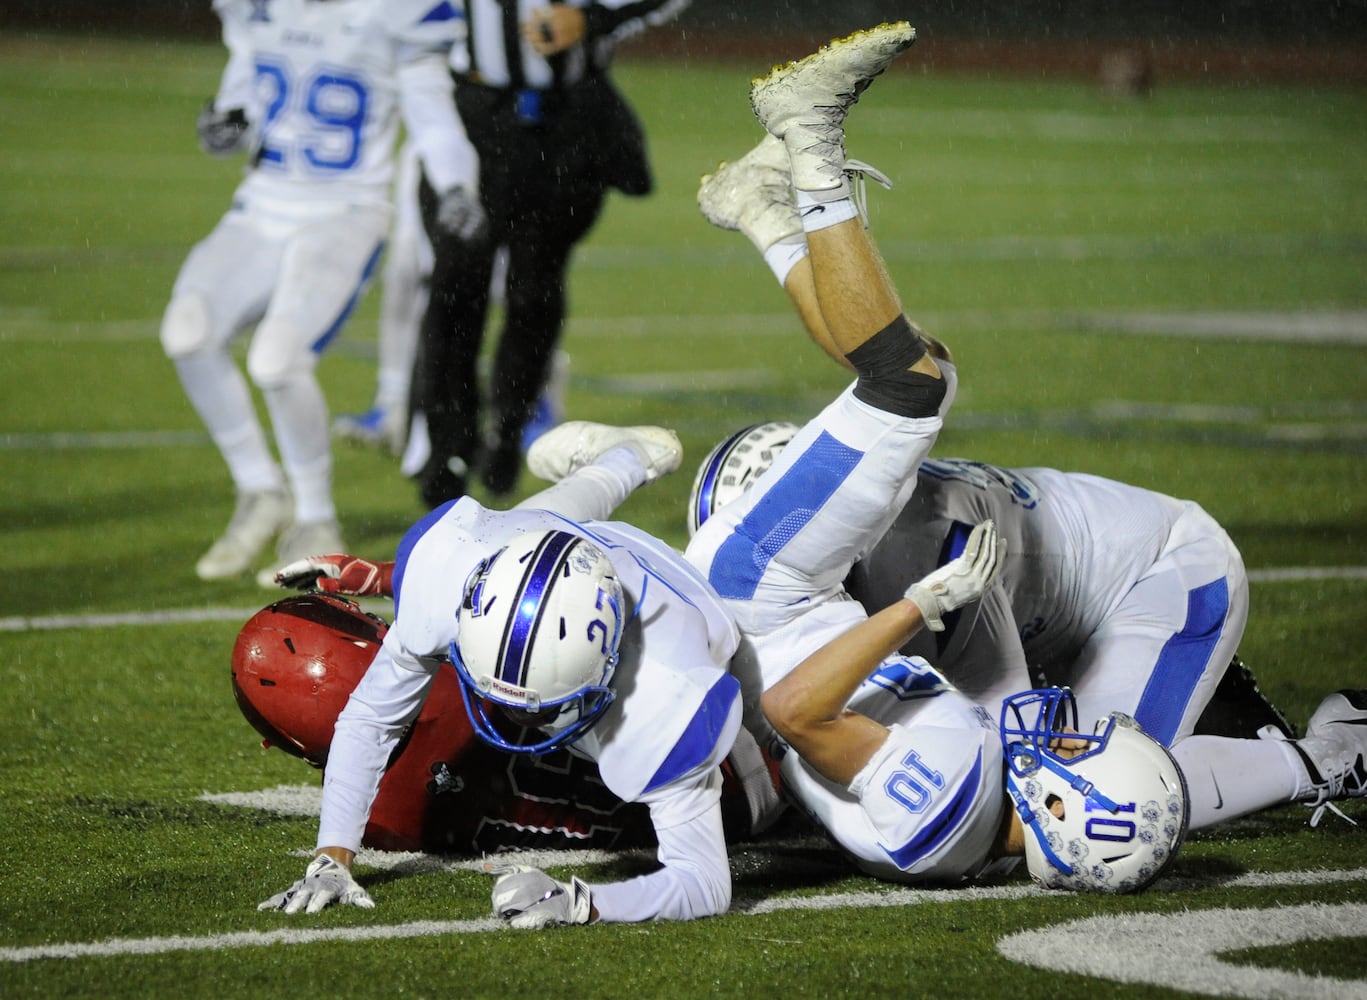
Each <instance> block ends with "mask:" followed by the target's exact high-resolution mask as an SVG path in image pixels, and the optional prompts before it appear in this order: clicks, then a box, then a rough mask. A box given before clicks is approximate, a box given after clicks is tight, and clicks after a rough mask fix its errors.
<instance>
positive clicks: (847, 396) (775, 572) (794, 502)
mask: <svg viewBox="0 0 1367 1000" xmlns="http://www.w3.org/2000/svg"><path fill="white" fill-rule="evenodd" d="M910 38H911V33H910V29H909V28H906V27H905V26H903V27H902V28H889V29H888V30H884V29H875V31H873V32H864V33H861V34H860V35H855V36H851V37H850V38H848V39H842V40H840V41H838V42H834V43H832V44H831V45H830V46H828V47H826V48H824V49H822V50H821V52H819V53H817V54H816V55H814V56H809V57H808V58H807V59H804V60H802V61H800V62H798V63H794V64H791V65H790V66H788V67H784V68H781V69H778V70H775V71H774V73H773V74H771V75H770V76H769V77H767V78H765V79H764V80H761V81H757V83H756V85H755V88H754V90H753V91H752V99H753V104H754V106H755V109H756V114H757V115H758V116H759V118H760V121H761V122H762V123H763V124H764V125H765V126H766V128H768V130H769V131H770V132H771V134H775V135H781V136H782V138H783V140H784V143H785V146H786V148H787V152H788V155H789V162H790V166H791V169H792V176H793V183H794V185H795V187H796V188H797V197H798V208H799V210H801V208H802V203H803V198H804V185H807V186H811V185H813V184H816V183H818V182H821V183H826V182H827V181H828V180H830V179H832V178H833V179H834V180H833V183H834V184H835V185H836V187H837V188H839V187H841V186H843V203H842V197H839V196H836V195H831V190H830V189H827V190H826V195H830V196H831V199H832V200H829V201H827V202H824V203H822V204H823V206H824V207H823V210H822V211H820V212H814V213H811V214H809V215H806V216H804V217H803V219H802V224H803V228H804V230H805V231H806V237H807V245H808V247H809V250H810V254H809V258H808V259H809V261H810V264H811V277H812V288H813V290H814V295H815V298H816V301H817V304H818V306H819V308H820V312H821V315H822V317H823V319H824V322H825V327H826V329H827V330H828V331H829V333H830V344H831V348H832V349H833V350H834V351H835V352H837V353H839V354H840V355H841V356H843V357H845V358H846V359H847V360H848V361H849V363H850V365H851V366H852V367H853V368H854V369H855V370H856V371H857V372H858V373H859V379H858V380H857V381H856V383H855V385H854V386H852V387H851V389H850V390H847V391H846V392H845V393H844V394H842V396H841V397H840V398H839V399H838V400H837V401H836V402H835V403H833V404H832V405H831V406H829V407H827V408H826V410H825V411H823V413H822V414H821V415H820V416H818V417H817V418H816V419H815V420H814V421H812V422H811V423H809V424H808V425H807V426H806V427H804V428H803V429H802V431H800V432H799V433H798V434H797V435H796V436H795V437H794V439H793V441H792V442H791V443H790V444H789V445H788V446H787V447H786V448H785V449H784V450H783V452H782V453H781V454H780V455H779V457H778V460H777V461H776V462H775V463H774V466H773V467H772V468H771V469H770V470H769V471H768V472H767V473H766V474H765V475H764V476H762V477H761V478H760V480H759V482H758V483H757V484H756V485H755V487H754V488H753V489H751V490H750V491H749V493H747V494H746V495H745V496H743V497H742V498H740V499H739V500H737V501H735V502H734V503H732V504H729V505H728V506H727V507H725V508H723V510H722V511H719V512H718V513H717V514H715V515H713V517H712V518H711V519H709V521H708V522H707V523H706V524H704V525H703V526H702V528H701V529H700V530H699V532H698V534H697V535H696V536H695V538H694V540H693V542H692V543H691V544H690V546H689V550H688V551H689V557H690V559H693V560H694V561H695V564H697V565H699V566H700V567H702V568H703V569H704V571H705V572H707V573H708V575H709V578H710V579H711V581H712V583H713V585H714V586H716V587H717V588H718V590H719V591H720V592H721V594H722V596H723V597H726V598H728V599H730V600H732V601H735V602H739V603H738V604H737V605H736V610H737V614H738V615H744V616H746V617H747V618H748V619H753V620H748V621H746V622H743V623H742V626H743V628H748V630H749V631H752V632H760V633H763V632H765V631H768V630H770V629H773V628H776V627H779V626H780V625H781V624H783V623H784V622H786V621H789V620H793V619H795V618H796V617H799V616H803V615H807V614H809V613H810V609H811V607H812V606H814V605H815V604H818V603H820V602H821V601H822V600H824V599H826V598H830V597H832V596H834V595H836V594H837V593H838V592H839V591H840V589H841V581H842V580H843V579H844V576H845V574H846V572H847V571H848V569H849V567H850V566H851V565H852V564H853V563H854V561H855V560H856V559H858V557H859V556H860V555H862V553H863V552H864V551H865V550H866V549H867V548H868V547H869V546H870V545H872V544H873V542H874V541H875V540H876V539H877V538H878V537H880V536H881V535H882V533H883V532H884V531H885V530H886V529H887V526H888V524H889V523H890V522H891V520H892V518H894V517H895V516H896V513H897V511H898V510H900V509H901V507H902V506H903V505H904V504H905V503H906V500H907V498H908V497H909V496H910V495H911V491H912V489H913V488H914V485H915V476H914V471H915V469H916V466H917V465H918V464H919V462H920V460H921V459H922V458H924V457H925V455H926V454H927V453H928V451H929V449H930V447H931V445H932V444H933V443H934V440H935V437H936V435H937V434H938V432H939V428H940V423H941V422H940V415H939V411H940V404H941V402H942V401H943V399H944V398H945V396H946V394H947V390H946V384H945V379H943V378H942V377H941V374H940V371H939V369H938V368H937V367H936V365H935V363H934V361H933V360H931V359H930V357H929V356H928V355H927V351H926V345H925V343H924V342H923V341H922V340H921V339H920V337H919V336H918V335H917V334H916V332H915V330H914V328H913V327H912V326H911V324H910V323H909V322H908V321H907V320H906V319H905V317H903V316H902V312H901V306H900V303H899V302H898V300H897V296H896V293H895V292H894V291H893V289H892V286H891V283H890V282H889V280H888V277H887V274H886V271H885V270H884V269H883V267H882V262H881V260H880V259H879V257H878V254H877V251H876V250H875V249H874V247H873V244H872V242H871V241H870V240H869V238H868V236H867V235H866V233H865V231H864V227H863V224H862V222H861V220H860V219H859V217H858V213H857V211H856V210H855V209H854V206H853V202H852V201H851V200H850V198H849V187H848V181H847V180H846V178H845V174H844V170H845V166H846V160H845V156H844V147H843V132H841V131H840V126H842V125H843V121H844V113H845V111H846V110H848V107H849V105H850V104H852V103H853V95H854V94H855V93H858V92H860V91H862V90H863V88H864V87H865V86H866V85H867V83H868V81H869V80H870V79H872V77H873V76H876V75H877V74H878V73H880V72H882V70H883V68H885V67H886V65H887V64H888V62H890V61H891V59H892V58H893V57H895V56H896V54H897V52H900V51H901V50H902V49H904V48H905V47H906V46H907V45H908V44H910ZM832 116H835V117H836V118H838V122H837V124H835V125H831V124H830V118H831V117H832ZM815 119H819V120H820V121H821V122H825V124H824V125H821V129H822V130H823V131H821V135H823V136H824V137H825V138H824V139H823V140H822V142H821V143H818V144H816V145H815V146H814V145H813V141H812V135H813V134H814V130H815V129H816V126H813V125H812V124H810V121H811V120H815ZM832 129H834V133H833V132H832V131H831V130H832ZM837 133H838V134H837ZM832 137H834V138H833V139H832ZM818 146H819V148H817V147H818ZM846 207H847V208H848V209H849V214H848V215H847V216H844V217H842V218H839V219H837V222H836V224H835V225H834V226H827V225H825V222H826V221H827V220H828V219H830V218H835V217H836V216H841V215H842V214H843V213H844V211H845V208H846ZM795 270H796V269H795ZM795 280H805V279H795V277H794V275H793V274H790V275H789V276H788V284H789V285H792V283H793V282H794V281H795ZM723 515H724V516H723ZM776 679H777V678H768V679H767V680H768V681H769V682H770V683H772V682H773V681H774V680H776Z"/></svg>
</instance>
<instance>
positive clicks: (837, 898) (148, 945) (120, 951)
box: [0, 868, 1367, 974]
mask: <svg viewBox="0 0 1367 1000" xmlns="http://www.w3.org/2000/svg"><path fill="white" fill-rule="evenodd" d="M1363 881H1367V868H1358V869H1353V870H1348V871H1307V872H1250V873H1248V874H1245V875H1240V876H1238V877H1236V878H1233V879H1229V880H1228V881H1225V880H1222V879H1218V878H1216V879H1211V880H1209V881H1208V882H1204V881H1203V882H1199V883H1198V882H1196V881H1194V880H1184V881H1183V882H1181V883H1174V886H1175V887H1176V888H1186V887H1188V886H1190V887H1193V888H1204V887H1209V886H1216V885H1218V886H1220V887H1222V888H1283V887H1288V886H1307V885H1325V884H1331V883H1341V882H1363ZM1159 884H1160V885H1164V883H1159ZM1046 895H1050V894H1048V893H1046V892H1045V890H1042V889H1038V888H1035V887H1034V886H1028V885H1012V886H985V887H980V888H972V887H970V888H964V889H889V890H888V891H886V892H846V893H832V894H827V895H818V896H792V897H781V898H777V899H763V900H752V901H746V900H738V901H737V902H736V903H735V904H734V905H733V906H732V910H731V912H732V913H733V914H737V915H740V916H756V915H759V914H764V913H774V912H777V911H780V910H781V911H784V912H795V911H799V910H808V911H810V910H832V909H862V908H875V907H876V908H885V907H889V906H917V905H922V904H934V903H942V904H956V903H973V902H978V901H981V900H1012V899H1025V898H1030V897H1041V898H1043V897H1045V896H1046ZM1195 912H1196V913H1198V914H1199V913H1200V912H1201V911H1199V910H1198V911H1195ZM1155 916H1156V917H1163V916H1167V915H1155ZM282 919H284V918H282ZM502 929H503V924H502V923H501V922H500V921H498V920H495V919H493V918H492V917H487V918H482V919H477V920H418V921H413V922H410V923H403V924H378V925H373V926H368V927H336V928H290V927H284V928H280V929H278V930H272V931H238V932H235V933H230V934H205V935H201V936H189V935H173V936H168V937H148V938H110V939H106V940H104V941H79V942H68V943H60V944H43V945H33V946H30V947H21V948H0V962H33V961H38V960H42V959H76V958H114V957H119V956H124V955H164V954H167V953H170V952H186V951H225V950H230V949H235V948H259V947H263V946H267V945H292V944H313V943H316V942H319V941H382V940H395V939H399V938H418V937H439V936H444V935H450V934H485V933H488V932H490V931H497V930H502ZM1074 940H1076V939H1074ZM1068 950H1072V951H1078V950H1087V949H1068ZM1093 974H1095V973H1093Z"/></svg>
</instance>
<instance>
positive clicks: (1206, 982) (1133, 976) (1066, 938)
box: [997, 903, 1367, 1000]
mask: <svg viewBox="0 0 1367 1000" xmlns="http://www.w3.org/2000/svg"><path fill="white" fill-rule="evenodd" d="M1364 936H1367V904H1360V903H1337V904H1331V905H1325V904H1322V903H1311V904H1308V905H1304V906H1278V907H1275V908H1267V909H1237V910H1235V909H1213V910H1205V909H1203V910H1194V911H1191V910H1189V911H1183V912H1177V913H1133V914H1114V915H1109V916H1098V917H1088V918H1086V919H1083V920H1072V921H1069V922H1067V923H1062V924H1055V925H1053V926H1051V927H1041V928H1038V929H1036V930H1029V931H1020V932H1019V933H1016V934H1011V935H1009V936H1007V937H1004V938H1002V939H1001V940H1000V941H998V942H997V950H998V951H999V952H1000V953H1001V954H1002V955H1003V956H1005V957H1006V958H1009V959H1011V960H1012V961H1015V962H1021V963H1023V964H1025V965H1030V966H1034V967H1035V968H1038V969H1044V970H1046V971H1048V972H1071V973H1075V974H1078V975H1083V976H1093V977H1096V978H1099V979H1108V980H1112V981H1115V982H1121V983H1142V984H1145V985H1153V986H1161V987H1166V988H1168V989H1175V990H1185V991H1189V992H1192V993H1203V994H1206V995H1208V996H1219V997H1256V998H1262V997H1268V998H1271V997H1285V998H1292V997H1295V998H1301V997H1304V998H1315V1000H1319V998H1323V1000H1348V998H1359V1000H1361V998H1367V981H1364V980H1361V979H1356V980H1344V979H1332V978H1330V977H1327V976H1310V975H1306V974H1305V973H1302V972H1293V971H1288V970H1283V969H1273V968H1266V967H1262V966H1255V965H1236V964H1234V963H1232V962H1226V961H1223V960H1222V959H1221V958H1220V957H1219V955H1220V953H1221V952H1229V951H1236V950H1239V949H1243V948H1258V947H1266V946H1269V945H1286V944H1292V943H1294V942H1297V941H1310V940H1327V939H1333V938H1352V937H1364ZM1080 942H1085V943H1086V944H1085V946H1079V945H1080Z"/></svg>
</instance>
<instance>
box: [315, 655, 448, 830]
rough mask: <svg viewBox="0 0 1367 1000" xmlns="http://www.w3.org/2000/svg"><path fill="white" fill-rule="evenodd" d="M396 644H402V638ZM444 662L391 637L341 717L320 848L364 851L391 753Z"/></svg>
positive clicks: (331, 753) (326, 782)
mask: <svg viewBox="0 0 1367 1000" xmlns="http://www.w3.org/2000/svg"><path fill="white" fill-rule="evenodd" d="M391 634H393V633H392V632H391ZM392 645H393V646H394V647H397V646H398V643H397V641H396V642H394V643H393V644H392ZM438 665H439V664H438V663H437V661H435V660H434V661H431V662H430V666H429V664H428V661H424V660H419V659H417V658H416V657H413V656H410V655H408V654H406V653H403V652H402V651H399V652H397V653H396V652H395V650H394V649H392V648H391V643H390V642H389V641H388V639H387V638H386V642H385V644H384V646H382V647H381V648H380V653H379V655H378V656H376V657H375V662H374V663H372V664H371V665H370V669H368V670H367V671H366V673H365V676H364V677H362V678H361V683H360V684H358V685H356V690H355V691H353V692H352V694H351V698H350V699H349V700H348V701H347V704H346V707H345V708H344V709H342V714H341V715H339V716H338V717H337V727H336V729H335V730H334V732H333V736H332V746H331V747H330V749H329V750H328V762H327V769H326V770H325V771H324V772H323V809H322V815H321V816H320V817H319V821H318V845H317V846H318V847H320V848H321V847H345V848H346V849H347V850H349V851H359V850H360V849H361V837H362V836H363V835H364V833H365V827H366V822H367V821H368V820H369V818H370V807H371V806H372V805H373V804H374V802H375V795H376V792H377V791H378V790H379V787H380V779H381V778H382V777H384V771H385V766H386V765H387V764H388V763H389V755H390V754H391V753H392V752H393V750H394V747H395V745H396V744H397V743H398V742H399V738H400V737H401V736H402V735H403V731H404V729H405V728H406V727H407V726H408V724H409V723H411V722H412V721H413V720H414V719H415V718H417V715H418V713H419V712H420V711H421V710H422V706H423V702H425V701H426V700H427V692H428V691H429V690H430V688H431V686H432V679H433V677H435V676H436V669H437V666H438Z"/></svg>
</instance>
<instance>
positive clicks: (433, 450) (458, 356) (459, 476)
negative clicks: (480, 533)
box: [405, 171, 505, 508]
mask: <svg viewBox="0 0 1367 1000" xmlns="http://www.w3.org/2000/svg"><path fill="white" fill-rule="evenodd" d="M502 180H503V179H502V177H501V173H500V172H492V173H491V172H489V171H486V172H485V173H484V176H483V177H482V178H481V191H480V197H481V200H482V202H483V205H484V209H485V211H486V213H487V214H488V216H489V232H488V233H487V234H485V235H483V236H481V237H479V238H477V239H474V240H462V239H459V238H458V237H455V236H452V235H449V234H442V233H440V232H439V231H437V229H436V228H435V212H436V194H435V192H433V191H432V188H431V186H430V185H429V184H427V183H426V181H425V180H424V181H423V183H422V184H421V185H420V188H419V196H420V198H421V200H422V205H423V217H424V219H425V220H426V221H427V233H428V236H429V237H430V238H431V240H432V250H433V261H432V277H431V285H430V287H429V290H428V298H427V309H426V311H425V312H424V314H423V318H422V323H421V325H420V327H419V334H418V349H417V358H416V361H415V363H414V369H413V384H412V393H413V408H414V410H415V411H416V412H417V413H418V414H419V415H420V416H421V420H422V423H423V427H424V428H425V430H426V441H427V443H428V444H429V445H430V448H429V450H428V454H427V457H426V461H425V462H424V463H423V465H422V467H421V469H419V470H418V472H417V476H416V478H417V480H418V491H419V496H420V498H421V500H422V502H423V503H424V504H425V505H426V506H428V507H433V508H435V507H439V506H440V505H441V504H443V503H445V502H446V501H448V500H454V499H456V498H457V497H460V496H463V495H464V494H465V490H466V483H467V480H468V477H469V474H470V470H471V469H472V468H473V467H474V464H475V460H476V453H477V452H478V449H479V440H480V434H479V421H480V387H479V377H478V360H479V354H480V349H481V346H482V344H483V342H484V324H485V322H486V320H487V318H488V311H489V282H490V276H491V272H492V270H493V262H494V254H495V250H496V245H497V243H498V241H499V240H500V239H502V237H503V234H502V226H503V218H504V209H505V205H504V202H503V201H502V200H500V198H501V195H500V194H499V192H500V190H501V188H500V184H501V183H502ZM491 188H492V189H494V190H493V191H491V190H490V189H491ZM413 430H414V432H417V431H418V430H419V428H418V427H416V426H415V427H414V428H413ZM419 443H421V442H419ZM408 464H409V458H408V456H405V466H407V465H408Z"/></svg>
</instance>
